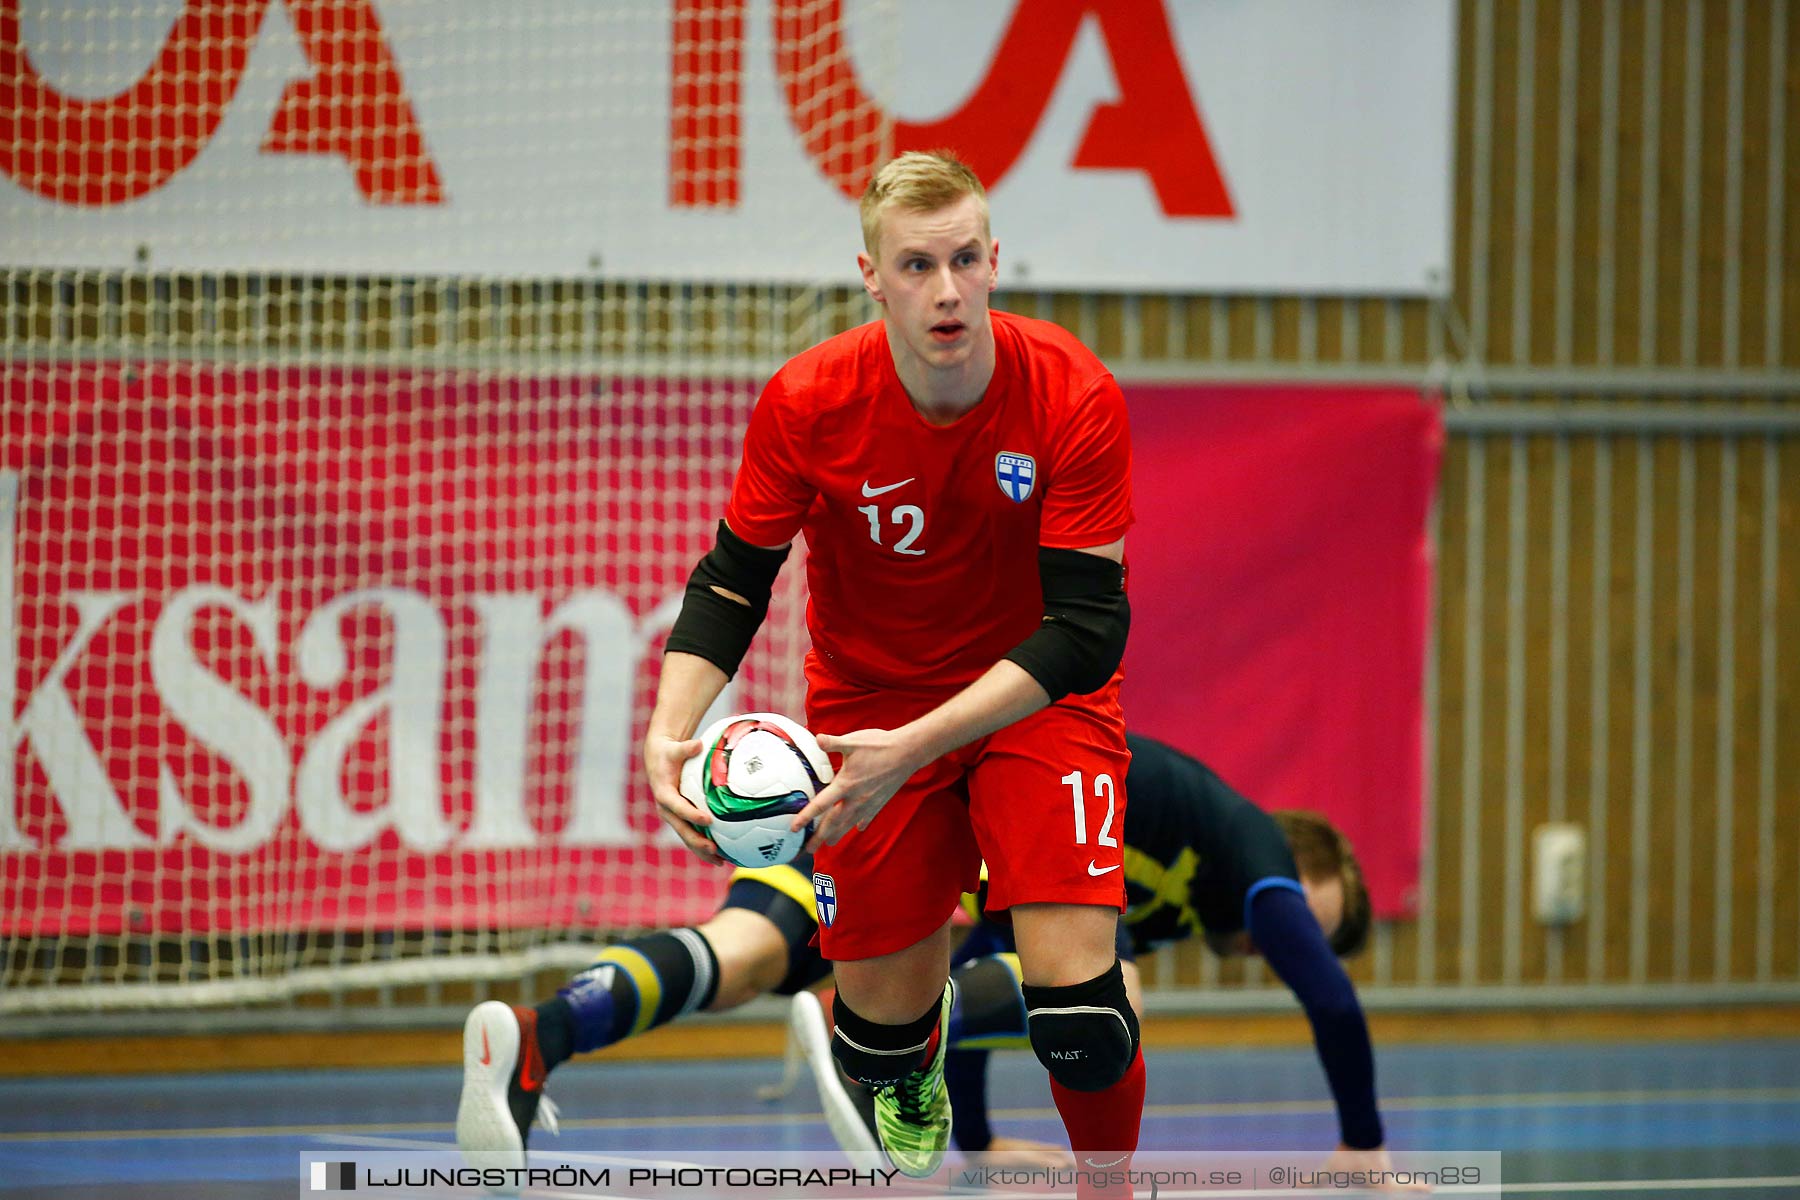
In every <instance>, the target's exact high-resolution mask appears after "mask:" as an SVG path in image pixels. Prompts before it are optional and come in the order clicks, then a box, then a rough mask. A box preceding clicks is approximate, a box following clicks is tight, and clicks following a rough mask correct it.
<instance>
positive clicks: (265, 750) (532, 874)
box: [0, 363, 1441, 936]
mask: <svg viewBox="0 0 1800 1200" xmlns="http://www.w3.org/2000/svg"><path fill="white" fill-rule="evenodd" d="M755 387H756V381H744V382H740V383H724V382H706V381H694V380H681V381H642V380H626V381H621V380H616V379H615V380H605V379H600V378H595V377H591V376H577V375H566V376H538V377H532V376H520V375H517V374H512V373H503V372H484V371H454V370H424V369H402V368H395V369H382V370H375V369H369V370H362V369H349V368H329V367H299V366H285V367H272V366H238V365H231V364H219V363H167V364H158V365H150V366H134V365H126V364H120V363H101V364H57V365H38V366H17V365H16V366H8V367H4V368H0V445H3V446H4V457H3V458H0V750H3V751H4V753H5V755H6V761H5V762H4V764H0V932H3V933H4V934H6V935H8V936H52V935H59V934H67V935H72V936H78V935H83V934H91V933H102V934H116V933H146V934H149V933H160V934H166V933H174V932H182V933H189V934H209V935H218V934H231V933H253V932H259V931H269V930H305V929H316V930H328V929H390V928H391V929H434V928H435V929H470V928H512V927H534V928H538V927H542V928H560V927H569V928H576V927H580V928H619V927H627V926H659V925H666V924H669V923H672V922H683V921H692V920H697V919H699V918H701V917H702V916H704V915H705V914H706V913H707V912H709V911H710V910H711V908H712V906H713V904H714V903H716V900H717V898H718V896H719V894H720V891H721V890H722V887H723V883H724V873H723V872H722V871H721V870H719V869H717V868H712V867H708V866H706V865H704V864H701V863H700V862H699V861H698V860H696V859H694V858H693V856H692V855H690V854H689V853H688V852H687V851H686V850H685V849H683V848H682V847H681V846H680V845H679V844H678V843H676V842H675V841H674V840H673V838H672V837H671V836H670V835H668V834H667V832H666V831H664V830H663V829H662V828H661V826H660V823H659V822H658V821H657V819H656V816H655V813H654V810H653V806H652V805H651V803H650V799H649V796H648V791H647V788H646V787H645V786H644V783H643V781H642V779H641V778H640V777H639V774H638V770H637V746H638V743H639V740H640V739H641V737H642V732H643V723H644V721H645V720H646V718H647V716H648V712H649V707H650V700H651V696H652V689H653V686H654V678H655V671H656V664H657V660H658V658H659V657H660V651H661V641H662V638H663V636H664V634H665V633H666V630H667V628H668V625H669V623H670V621H672V619H673V617H674V613H675V611H676V608H677V606H678V605H679V602H680V596H681V592H682V589H683V587H684V584H685V581H686V577H687V573H688V571H689V570H690V569H691V566H692V564H693V562H694V561H695V559H696V558H698V557H699V555H700V554H701V553H703V552H704V550H705V548H706V547H707V546H708V545H709V544H710V542H711V538H712V531H713V528H714V524H715V522H716V521H717V519H718V515H719V514H720V513H721V512H722V511H723V509H724V505H725V500H726V495H727V492H728V490H729V486H730V481H731V476H732V472H733V470H734V468H735V466H736V462H737V457H738V453H739V449H740V445H741V440H742V436H743V429H744V425H745V423H746V420H747V418H748V415H749V411H750V407H751V404H752V402H753V398H754V394H755ZM1130 399H1131V405H1132V420H1133V422H1134V433H1135V440H1136V447H1137V449H1136V454H1137V509H1138V512H1139V515H1140V524H1139V525H1138V527H1137V528H1136V530H1134V532H1133V533H1132V535H1131V538H1130V543H1129V546H1130V555H1131V562H1132V591H1133V608H1134V613H1135V625H1134V629H1133V633H1132V648H1131V651H1130V656H1129V658H1128V662H1127V689H1128V690H1127V694H1126V704H1127V712H1128V715H1129V719H1130V722H1131V724H1132V725H1133V727H1134V728H1137V729H1140V730H1142V731H1144V732H1146V733H1151V734H1155V735H1158V736H1161V737H1163V738H1166V739H1168V740H1169V741H1171V742H1173V743H1175V744H1176V745H1179V746H1182V747H1183V748H1186V749H1188V750H1190V751H1193V752H1194V753H1196V754H1198V755H1200V756H1201V757H1203V758H1205V759H1206V760H1207V761H1209V762H1211V763H1213V764H1214V765H1215V766H1216V767H1217V768H1218V769H1219V770H1220V771H1221V772H1222V773H1223V774H1224V775H1225V776H1226V778H1228V779H1229V780H1231V781H1232V782H1233V783H1235V784H1237V785H1238V786H1239V787H1240V788H1242V789H1243V790H1244V791H1246V792H1247V793H1248V794H1249V795H1251V796H1253V797H1254V798H1256V799H1257V800H1258V801H1259V802H1262V803H1265V804H1268V805H1271V806H1306V807H1312V808H1317V809H1320V810H1323V811H1325V812H1326V813H1328V814H1330V815H1332V816H1333V817H1334V818H1336V819H1338V820H1339V822H1340V823H1341V824H1342V825H1343V826H1344V827H1345V829H1346V830H1347V831H1348V832H1349V833H1350V834H1351V835H1352V837H1353V838H1354V839H1355V840H1356V843H1357V846H1358V850H1359V852H1360V854H1361V856H1362V859H1363V862H1364V864H1365V867H1366V869H1367V871H1368V875H1369V878H1370V882H1371V885H1372V887H1373V889H1374V892H1375V896H1376V900H1377V904H1378V910H1379V911H1380V912H1383V913H1389V914H1391V913H1396V912H1400V911H1404V910H1405V909H1406V907H1407V905H1408V903H1409V896H1410V888H1411V886H1412V883H1413V881H1414V879H1415V877H1416V872H1417V867H1418V830H1419V811H1420V803H1421V781H1420V722H1421V699H1420V689H1421V668H1422V656H1423V649H1424V644H1425V620H1426V596H1427V589H1428V582H1429V565H1430V564H1429V560H1428V548H1427V545H1426V541H1425V511H1426V505H1427V503H1428V501H1429V497H1430V494H1431V490H1432V486H1433V483H1434V481H1435V477H1436V468H1437V460H1438V451H1439V443H1440V438H1441V431H1440V424H1439V421H1438V418H1437V416H1436V413H1435V410H1434V409H1433V408H1432V407H1430V406H1429V405H1427V404H1425V403H1424V402H1422V401H1421V400H1420V398H1419V397H1418V396H1417V395H1414V394H1411V393H1394V392H1342V391H1330V392H1325V391H1316V390H1306V389H1213V388H1144V389H1133V390H1132V391H1131V393H1130ZM801 574H802V573H801V572H800V571H798V570H794V569H791V568H790V569H789V570H788V571H786V572H784V582H783V585H782V589H781V590H780V591H779V592H778V596H777V605H776V608H775V611H774V612H773V613H772V615H771V619H770V622H769V624H768V625H766V626H765V631H764V633H763V635H762V637H761V638H760V639H759V642H758V645H757V647H756V648H755V649H754V650H753V651H752V655H751V658H750V659H749V661H748V662H747V664H746V667H745V670H744V671H743V672H742V673H740V676H739V679H738V681H737V682H736V683H735V684H734V689H735V691H734V692H733V693H732V694H731V695H730V696H728V697H727V698H725V699H724V700H722V702H721V703H722V705H723V706H725V707H727V708H755V707H768V708H772V709H776V710H782V711H790V712H797V711H799V704H800V694H799V690H798V689H799V679H798V674H797V670H796V668H797V665H798V660H799V652H800V650H801V649H802V648H803V640H804V633H803V632H802V631H801V630H800V626H799V621H798V617H799V607H800V604H801V602H802V599H803V597H802V595H801V589H800V582H801V579H800V577H801Z"/></svg>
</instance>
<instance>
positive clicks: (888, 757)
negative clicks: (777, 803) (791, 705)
mask: <svg viewBox="0 0 1800 1200" xmlns="http://www.w3.org/2000/svg"><path fill="white" fill-rule="evenodd" d="M817 736H818V739H819V749H821V750H823V751H825V753H827V754H841V755H843V757H844V761H843V763H842V765H840V766H839V767H838V769H837V774H836V775H835V776H834V777H833V778H832V781H831V782H830V783H829V784H827V785H826V787H825V790H824V791H822V792H820V793H819V794H818V795H817V796H814V797H813V799H812V803H811V804H808V805H807V806H806V807H805V808H803V809H801V810H800V812H799V814H798V815H796V816H795V817H794V822H793V828H795V829H803V828H805V827H806V823H807V822H808V821H811V820H814V819H817V820H818V822H819V826H818V828H817V829H816V830H814V831H813V836H812V838H811V840H810V841H808V842H807V843H806V848H807V850H809V851H810V850H814V849H816V848H817V847H818V846H819V845H820V844H822V843H829V844H832V845H836V844H837V841H838V839H839V838H841V837H843V836H844V835H845V834H847V833H849V832H850V831H851V830H852V829H867V828H868V827H869V822H870V821H873V820H874V819H875V816H876V814H877V813H879V812H880V811H881V809H882V806H883V805H885V804H886V803H887V802H888V801H889V800H891V799H893V798H894V793H895V792H897V791H899V790H900V788H901V787H902V786H903V785H904V784H905V783H906V781H907V780H908V779H910V778H911V777H912V774H913V772H914V771H917V770H918V769H919V768H920V767H921V766H923V765H924V764H922V763H921V762H919V761H918V759H917V758H916V757H915V755H914V753H913V751H912V750H911V749H910V748H909V747H908V746H907V745H906V743H905V742H904V741H903V740H902V739H901V738H900V736H899V735H898V734H897V733H896V731H894V730H892V729H859V730H857V731H856V732H855V733H846V734H841V735H836V736H834V735H832V734H829V733H821V734H819V735H817Z"/></svg>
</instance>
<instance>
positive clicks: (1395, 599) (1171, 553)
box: [1125, 387, 1443, 917]
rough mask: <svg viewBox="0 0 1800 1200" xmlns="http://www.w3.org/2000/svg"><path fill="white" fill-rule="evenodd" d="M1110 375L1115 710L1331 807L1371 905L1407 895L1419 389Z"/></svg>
mask: <svg viewBox="0 0 1800 1200" xmlns="http://www.w3.org/2000/svg"><path fill="white" fill-rule="evenodd" d="M1127 395H1128V398H1129V400H1130V403H1131V422H1132V444H1133V453H1134V456H1135V458H1134V466H1133V470H1134V485H1135V490H1136V497H1137V512H1138V524H1137V525H1136V526H1135V527H1134V528H1133V530H1132V532H1131V535H1130V536H1129V538H1128V539H1127V548H1128V552H1129V555H1130V559H1131V606H1132V629H1131V642H1130V646H1129V648H1128V649H1127V651H1126V658H1125V664H1126V666H1125V686H1126V692H1125V711H1126V718H1127V721H1128V723H1129V724H1130V725H1131V727H1132V728H1133V729H1136V730H1138V731H1140V732H1142V733H1147V734H1151V735H1153V736H1155V737H1159V738H1162V739H1164V740H1165V741H1168V742H1170V743H1171V744H1173V745H1176V746H1179V747H1181V748H1182V749H1184V750H1186V751H1188V752H1189V753H1191V754H1194V755H1195V756H1197V757H1199V758H1201V759H1203V760H1204V761H1206V762H1207V763H1209V764H1210V765H1211V766H1212V767H1213V768H1214V769H1215V770H1217V771H1218V772H1219V773H1220V774H1221V775H1222V776H1223V777H1224V778H1225V779H1226V780H1227V781H1228V782H1230V783H1231V784H1232V785H1233V786H1235V787H1237V788H1238V789H1239V790H1241V791H1243V792H1244V793H1245V794H1246V795H1248V796H1250V797H1252V798H1253V799H1255V800H1256V801H1257V802H1258V803H1259V804H1262V805H1263V806H1265V807H1268V808H1310V809H1313V810H1315V811H1318V812H1322V813H1324V814H1325V815H1326V816H1328V817H1330V818H1331V819H1332V820H1333V821H1334V822H1336V823H1337V825H1338V826H1339V827H1340V828H1341V829H1343V830H1344V832H1345V833H1347V834H1348V835H1349V836H1350V839H1351V841H1352V843H1354V845H1355V847H1356V852H1357V856H1358V858H1359V860H1360V861H1361V863H1362V866H1363V869H1364V872H1365V874H1366V875H1367V877H1368V882H1369V888H1370V891H1371V893H1372V895H1373V899H1374V905H1375V912H1376V914H1377V915H1378V916H1386V917H1392V916H1400V915H1406V914H1410V913H1411V912H1412V911H1413V908H1414V903H1415V895H1414V892H1415V889H1416V886H1417V883H1418V875H1419V855H1420V829H1421V825H1420V816H1421V812H1422V808H1423V802H1424V783H1423V774H1424V770H1423V757H1424V701H1423V688H1424V666H1425V662H1424V660H1425V645H1426V633H1427V622H1428V620H1429V607H1428V606H1429V600H1430V592H1431V577H1432V561H1431V546H1430V542H1429V539H1428V533H1427V520H1426V518H1427V513H1428V511H1429V508H1430V504H1431V498H1432V495H1433V492H1434V490H1435V488H1436V484H1437V474H1438V464H1439V459H1440V457H1441V453H1442V446H1443V422H1442V418H1441V416H1440V414H1439V412H1438V410H1437V407H1436V406H1435V405H1434V404H1431V403H1428V402H1427V401H1425V400H1424V399H1423V398H1421V396H1420V395H1419V394H1418V393H1417V392H1409V391H1397V390H1378V389H1345V388H1306V387H1133V388H1130V389H1128V391H1127Z"/></svg>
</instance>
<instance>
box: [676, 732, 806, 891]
mask: <svg viewBox="0 0 1800 1200" xmlns="http://www.w3.org/2000/svg"><path fill="white" fill-rule="evenodd" d="M830 782H831V760H830V759H828V758H826V757H825V752H824V751H823V750H821V749H819V743H818V742H816V741H814V740H813V735H812V734H810V733H808V732H807V731H806V727H805V726H804V725H801V724H799V723H798V722H795V721H791V720H789V719H788V718H786V717H784V716H781V715H780V714H779V713H740V714H738V715H737V716H734V717H724V718H722V719H720V720H717V721H714V722H713V723H712V724H711V725H708V726H707V727H706V729H705V731H704V732H702V733H701V734H700V753H698V754H696V755H694V757H692V758H690V759H688V760H687V762H685V763H684V764H682V768H681V794H682V795H683V796H685V797H686V798H687V799H688V800H689V801H690V802H691V803H692V804H694V806H695V807H697V808H704V809H706V810H707V811H708V812H710V813H711V814H712V819H713V820H712V824H711V825H707V826H704V827H703V830H704V832H705V833H706V834H707V836H708V837H710V838H712V840H713V844H714V845H716V846H718V848H719V853H721V854H723V855H724V856H725V857H726V858H728V859H730V860H731V861H732V862H734V863H736V864H738V865H739V866H740V867H777V866H781V865H783V864H784V863H790V862H792V861H794V858H795V856H796V855H798V854H799V853H800V848H801V847H802V846H804V845H805V844H806V839H807V838H808V837H810V836H811V835H812V831H813V826H812V824H811V823H808V824H807V826H806V828H804V829H800V830H791V829H789V828H788V825H789V823H791V822H792V821H793V819H794V814H795V813H797V812H799V811H800V810H801V809H803V808H805V807H806V806H807V804H808V803H810V802H811V800H812V798H813V797H814V796H816V795H818V794H819V792H820V790H821V789H823V788H824V786H825V785H826V784H828V783H830Z"/></svg>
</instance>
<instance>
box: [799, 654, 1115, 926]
mask: <svg viewBox="0 0 1800 1200" xmlns="http://www.w3.org/2000/svg"><path fill="white" fill-rule="evenodd" d="M806 682H807V698H806V724H807V727H808V728H809V729H811V730H812V731H813V732H815V733H830V734H845V733H851V732H854V731H855V730H858V729H893V728H895V727H896V726H900V725H904V724H906V723H907V722H908V721H911V720H913V719H914V718H916V717H919V716H921V715H923V714H925V713H927V712H930V711H931V710H932V709H933V708H936V707H937V706H938V705H939V704H941V703H942V702H943V701H944V700H946V699H948V698H949V696H951V695H953V694H954V693H953V692H944V691H936V692H900V691H894V690H891V689H883V690H873V689H869V688H864V687H862V686H860V685H857V684H852V683H848V682H846V681H845V680H843V679H840V678H838V677H837V676H836V675H834V674H832V673H830V672H829V671H828V670H826V669H825V668H824V667H823V666H822V665H821V664H820V662H819V661H818V659H817V657H816V656H815V655H811V654H809V655H807V659H806ZM1130 761H1131V755H1130V752H1129V751H1127V750H1126V749H1125V721H1124V717H1123V715H1122V714H1121V713H1120V710H1119V681H1118V679H1117V678H1116V677H1115V678H1114V680H1113V681H1112V682H1111V683H1110V684H1108V685H1107V686H1106V687H1105V688H1103V689H1101V690H1100V691H1099V692H1095V693H1093V694H1092V695H1087V696H1067V697H1064V698H1063V699H1062V700H1060V701H1058V702H1057V703H1055V704H1053V705H1051V706H1050V707H1049V708H1046V709H1043V710H1042V711H1040V712H1036V713H1033V714H1032V715H1031V716H1029V717H1026V718H1025V719H1024V720H1022V721H1017V722H1015V723H1014V724H1012V725H1009V726H1007V727H1006V728H1005V729H1002V730H999V731H998V732H995V733H991V734H989V735H988V736H987V737H984V738H979V739H977V740H976V741H973V742H970V743H969V744H968V745H967V746H964V747H962V748H961V749H960V750H954V751H952V752H951V753H949V754H947V755H945V756H944V757H942V758H940V759H938V760H936V761H935V762H932V763H929V764H927V765H926V766H925V767H923V768H921V769H920V770H919V771H918V772H917V773H916V774H914V775H913V777H912V778H911V779H909V780H907V781H906V785H905V786H904V787H902V788H901V789H900V790H899V791H898V792H896V793H895V794H894V796H893V798H892V799H890V800H889V801H888V802H887V804H886V805H885V806H883V808H882V810H881V811H880V812H879V813H878V814H876V817H875V819H874V820H873V821H872V822H870V824H869V827H868V828H867V829H864V830H852V831H851V832H850V833H848V834H846V835H845V836H844V837H843V838H842V839H840V840H839V841H838V843H837V845H835V846H826V845H821V846H820V847H819V849H818V851H817V853H816V854H815V856H814V858H813V892H814V897H815V900H816V901H817V907H818V910H819V948H820V950H821V951H822V952H823V953H824V955H825V957H826V958H828V959H835V960H844V959H857V958H874V957H876V956H878V955H882V954H891V953H893V952H894V951H896V950H903V949H905V948H906V947H908V946H910V945H913V944H914V943H915V942H917V941H919V940H920V939H921V938H924V937H926V936H928V935H929V934H931V933H932V932H934V931H935V930H936V929H937V928H938V927H939V926H941V925H942V924H943V923H944V922H945V921H947V920H949V919H950V915H951V913H952V912H954V911H955V909H956V907H957V902H958V900H959V898H960V897H961V895H962V893H964V892H965V891H967V892H972V891H974V890H975V889H976V886H977V883H978V881H979V878H980V872H981V864H982V861H983V859H985V860H986V862H987V868H988V900H987V907H988V909H989V910H990V911H998V910H1001V909H1006V908H1010V907H1012V906H1013V905H1015V904H1029V903H1043V902H1054V903H1063V904H1100V905H1107V906H1110V907H1113V908H1118V909H1121V910H1122V909H1123V908H1124V906H1125V881H1124V874H1125V872H1124V869H1123V866H1124V850H1123V844H1124V841H1125V768H1126V766H1127V764H1128V763H1129V762H1130Z"/></svg>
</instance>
